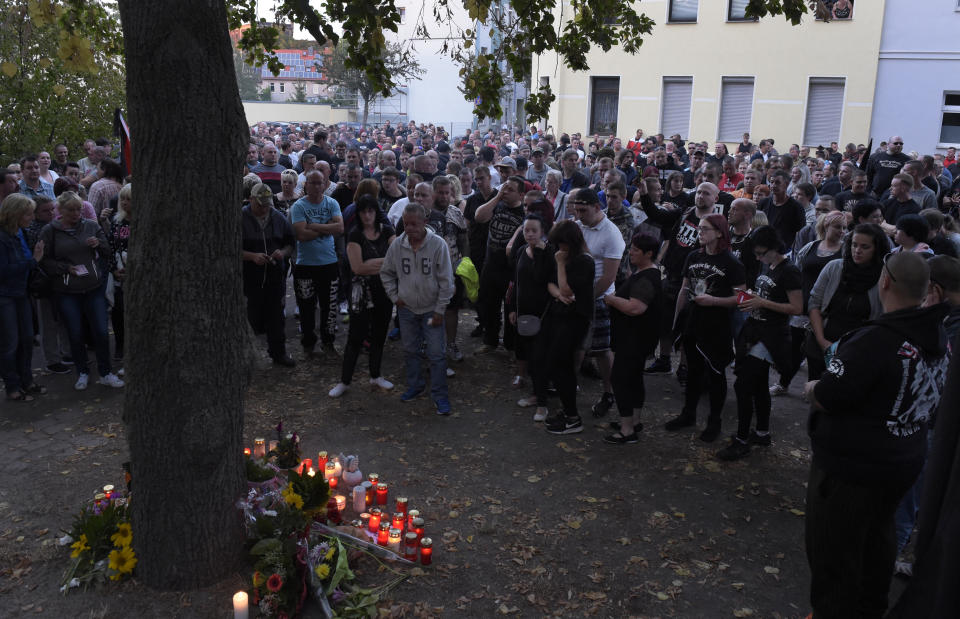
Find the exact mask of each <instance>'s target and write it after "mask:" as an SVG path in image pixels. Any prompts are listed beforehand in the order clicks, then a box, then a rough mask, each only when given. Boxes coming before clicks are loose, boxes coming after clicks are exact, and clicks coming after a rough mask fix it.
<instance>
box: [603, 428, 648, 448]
mask: <svg viewBox="0 0 960 619" xmlns="http://www.w3.org/2000/svg"><path fill="white" fill-rule="evenodd" d="M639 440H640V439H638V438H637V432H636V431H634V432H633V434H627V435H624V434H623V433H621V432H617V433H616V434H609V435H607V436H604V437H603V442H604V443H607V444H608V445H632V444H633V443H636V442H638V441H639Z"/></svg>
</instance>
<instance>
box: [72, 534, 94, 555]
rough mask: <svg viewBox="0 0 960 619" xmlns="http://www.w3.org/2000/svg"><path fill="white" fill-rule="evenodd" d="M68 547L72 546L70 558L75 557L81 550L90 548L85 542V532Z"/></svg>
mask: <svg viewBox="0 0 960 619" xmlns="http://www.w3.org/2000/svg"><path fill="white" fill-rule="evenodd" d="M70 547H71V548H73V552H71V553H70V558H71V559H76V558H77V557H79V556H80V554H81V553H83V551H85V550H90V546H89V545H88V544H87V534H86V533H84V534H83V535H81V536H80V539H79V540H77V541H75V542H74V543H73V544H71V545H70Z"/></svg>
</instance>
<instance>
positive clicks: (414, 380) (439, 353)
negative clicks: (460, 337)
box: [397, 307, 447, 400]
mask: <svg viewBox="0 0 960 619" xmlns="http://www.w3.org/2000/svg"><path fill="white" fill-rule="evenodd" d="M397 316H399V318H400V338H401V341H402V342H403V354H404V362H405V365H406V370H407V389H415V390H419V389H423V387H424V384H425V381H424V379H423V367H422V365H423V359H422V357H421V356H420V348H421V346H424V345H425V346H426V349H427V360H428V361H429V362H430V395H431V396H433V399H434V400H438V399H440V398H446V397H447V358H446V349H447V341H446V334H445V332H444V329H443V324H442V323H441V324H439V325H437V326H436V327H431V326H430V325H428V324H427V321H429V320H430V319H431V318H432V317H433V312H427V313H426V314H414V313H413V312H411V311H410V310H409V309H407V308H406V307H401V308H399V309H398V310H397Z"/></svg>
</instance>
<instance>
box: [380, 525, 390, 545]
mask: <svg viewBox="0 0 960 619" xmlns="http://www.w3.org/2000/svg"><path fill="white" fill-rule="evenodd" d="M389 539H390V523H389V522H381V523H380V530H379V531H377V544H378V545H380V546H386V545H387V542H388V541H389Z"/></svg>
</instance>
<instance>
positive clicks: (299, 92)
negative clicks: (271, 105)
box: [287, 80, 307, 103]
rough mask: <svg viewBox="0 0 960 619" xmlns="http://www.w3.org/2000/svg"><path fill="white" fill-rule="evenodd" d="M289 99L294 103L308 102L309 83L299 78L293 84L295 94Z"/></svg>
mask: <svg viewBox="0 0 960 619" xmlns="http://www.w3.org/2000/svg"><path fill="white" fill-rule="evenodd" d="M287 101H293V102H294V103H306V102H307V84H306V82H304V81H303V80H297V81H296V83H294V85H293V96H291V97H290V98H289V99H287Z"/></svg>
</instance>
